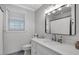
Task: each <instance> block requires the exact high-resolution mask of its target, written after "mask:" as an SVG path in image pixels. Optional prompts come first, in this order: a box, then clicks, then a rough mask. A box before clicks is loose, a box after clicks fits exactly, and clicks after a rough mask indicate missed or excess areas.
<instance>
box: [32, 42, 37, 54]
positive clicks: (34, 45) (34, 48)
mask: <svg viewBox="0 0 79 59" xmlns="http://www.w3.org/2000/svg"><path fill="white" fill-rule="evenodd" d="M31 44H32V47H31V55H36V54H37V46H36V45H37V44H36V43H35V42H34V41H32V42H31Z"/></svg>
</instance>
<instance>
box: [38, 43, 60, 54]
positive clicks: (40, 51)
mask: <svg viewBox="0 0 79 59" xmlns="http://www.w3.org/2000/svg"><path fill="white" fill-rule="evenodd" d="M37 55H60V54H59V53H57V52H55V51H53V50H51V49H49V48H47V47H45V46H43V45H40V44H37Z"/></svg>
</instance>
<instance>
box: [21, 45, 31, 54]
mask: <svg viewBox="0 0 79 59" xmlns="http://www.w3.org/2000/svg"><path fill="white" fill-rule="evenodd" d="M30 49H31V44H27V45H23V47H22V50H24V55H27V50H30Z"/></svg>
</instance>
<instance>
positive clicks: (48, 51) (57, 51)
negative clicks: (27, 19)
mask: <svg viewBox="0 0 79 59" xmlns="http://www.w3.org/2000/svg"><path fill="white" fill-rule="evenodd" d="M31 44H32V47H31V54H32V55H79V50H77V49H76V48H75V46H74V45H69V44H66V43H62V44H61V43H59V42H55V41H52V40H50V39H42V38H33V39H32V41H31Z"/></svg>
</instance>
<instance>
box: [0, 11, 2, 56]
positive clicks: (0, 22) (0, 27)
mask: <svg viewBox="0 0 79 59" xmlns="http://www.w3.org/2000/svg"><path fill="white" fill-rule="evenodd" d="M2 32H3V12H2V11H1V10H0V55H1V54H3V33H2Z"/></svg>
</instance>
